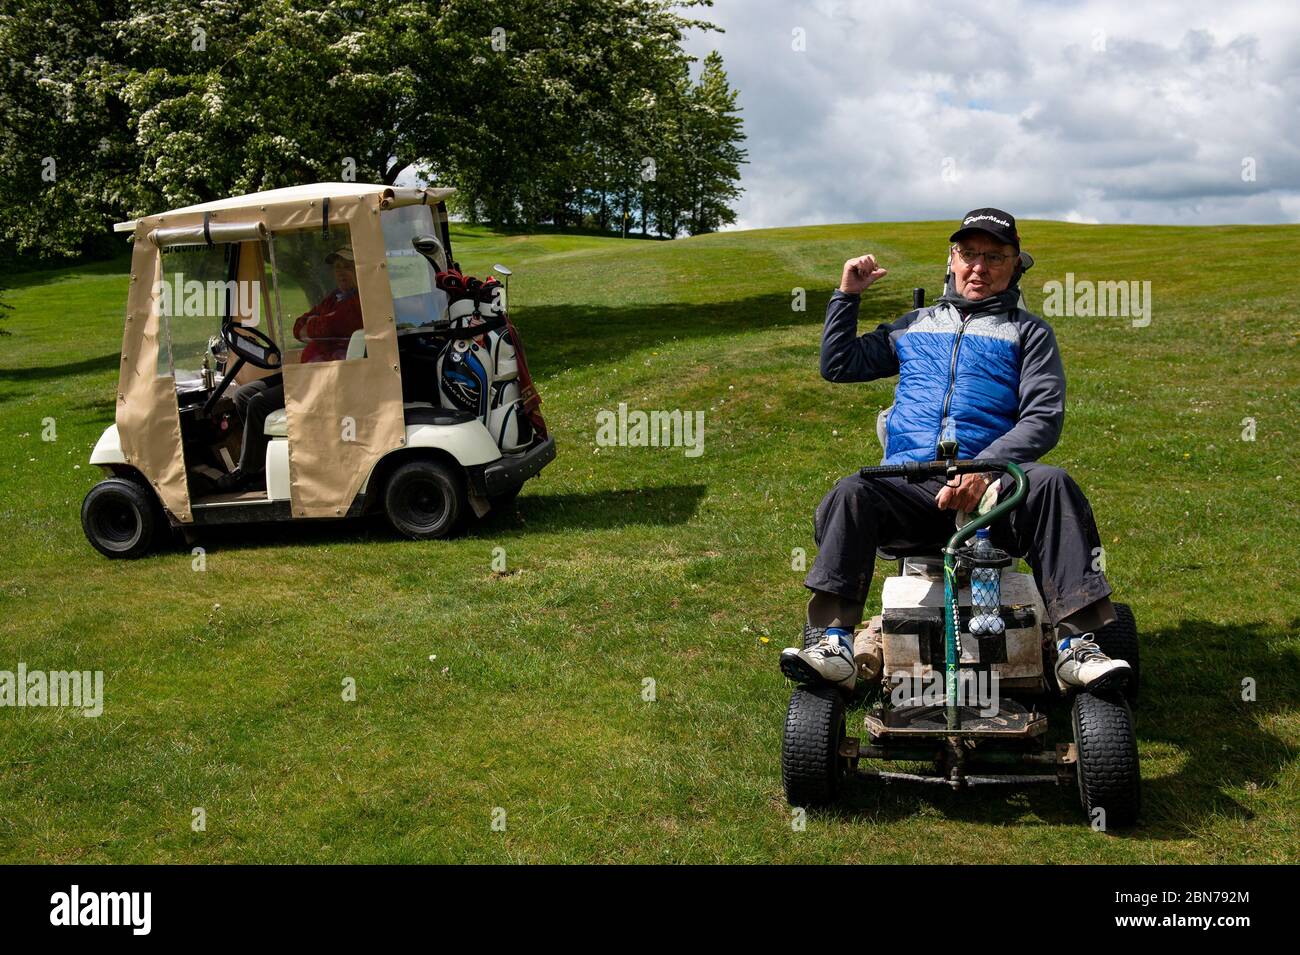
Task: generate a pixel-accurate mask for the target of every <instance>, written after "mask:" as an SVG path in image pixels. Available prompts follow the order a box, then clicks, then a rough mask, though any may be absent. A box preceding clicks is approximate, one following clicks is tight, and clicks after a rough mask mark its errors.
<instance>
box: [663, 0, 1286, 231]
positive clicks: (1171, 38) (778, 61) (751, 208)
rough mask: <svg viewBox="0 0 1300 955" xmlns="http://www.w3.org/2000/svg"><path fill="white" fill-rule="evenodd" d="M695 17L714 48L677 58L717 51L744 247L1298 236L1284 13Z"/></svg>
mask: <svg viewBox="0 0 1300 955" xmlns="http://www.w3.org/2000/svg"><path fill="white" fill-rule="evenodd" d="M705 16H706V17H707V18H709V19H712V20H713V22H715V23H717V24H718V25H719V26H721V27H723V29H724V30H725V31H726V32H725V33H722V34H717V33H698V32H697V33H695V34H693V35H692V36H691V38H690V40H689V43H688V46H689V48H690V49H691V50H692V52H695V53H697V54H699V55H701V56H702V55H703V54H704V53H706V52H708V50H709V49H713V48H716V49H718V50H719V51H721V53H722V55H723V58H724V60H725V62H726V67H727V71H728V74H729V76H730V78H731V81H732V84H733V85H734V86H735V87H736V88H738V89H739V90H740V105H741V107H742V115H743V117H744V119H745V129H746V133H747V135H748V137H749V139H748V142H747V143H746V147H747V148H748V150H749V159H750V162H749V165H747V166H745V167H744V171H743V180H742V185H743V186H744V188H745V194H744V196H743V198H742V199H741V200H740V203H739V206H738V214H739V219H740V221H739V222H738V223H737V226H738V227H739V228H761V227H767V226H777V225H797V224H810V223H820V222H853V221H866V220H911V219H955V218H957V217H958V216H960V215H961V213H963V212H965V211H966V210H967V209H969V208H973V207H976V206H985V205H993V206H1000V207H1002V208H1005V209H1007V210H1009V211H1010V212H1012V213H1014V214H1015V215H1016V216H1018V217H1024V218H1053V219H1069V220H1071V221H1079V222H1152V223H1184V224H1201V223H1212V222H1213V223H1224V222H1295V221H1300V122H1297V118H1298V114H1300V108H1298V107H1300V70H1298V69H1297V66H1298V65H1300V64H1298V63H1297V61H1298V60H1300V52H1297V51H1300V42H1298V41H1300V7H1298V6H1295V5H1290V4H1285V3H1264V2H1247V3H1244V4H1233V5H1224V4H1220V3H1210V2H1206V0H1192V2H1187V3H1180V4H1178V5H1176V6H1174V5H1170V6H1163V5H1162V7H1161V8H1160V9H1156V8H1155V6H1154V5H1150V6H1148V5H1141V4H1136V3H1133V2H1132V0H1124V2H1120V0H1095V2H1080V3H1041V2H1040V3H1030V2H1025V0H1018V2H1017V0H1013V2H1005V3H999V4H997V5H989V6H987V7H983V6H982V7H980V8H976V7H973V6H971V5H969V4H958V3H941V2H938V0H921V2H906V3H905V2H892V3H891V2H877V0H871V2H865V0H863V2H816V0H715V4H714V6H713V8H712V10H711V11H706V12H705ZM796 28H798V29H801V30H803V31H804V34H805V36H806V50H804V51H803V52H798V51H796V50H794V49H792V45H793V44H792V31H793V30H795V29H796ZM1247 160H1251V161H1253V164H1254V169H1255V179H1254V181H1243V178H1242V169H1243V163H1245V162H1246V161H1247ZM945 162H946V163H947V165H946V166H945ZM945 168H947V169H949V170H951V171H952V172H954V173H955V175H954V176H951V177H950V178H951V179H952V180H953V181H947V180H946V179H945V177H944V175H943V174H944V170H945Z"/></svg>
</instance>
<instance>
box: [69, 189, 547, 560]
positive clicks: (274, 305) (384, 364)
mask: <svg viewBox="0 0 1300 955" xmlns="http://www.w3.org/2000/svg"><path fill="white" fill-rule="evenodd" d="M453 192H454V190H452V189H440V188H432V187H430V188H424V189H417V188H398V187H392V186H382V185H366V184H358V183H318V184H314V185H306V186H296V187H291V188H287V189H274V190H271V191H268V192H261V193H254V194H251V195H246V196H237V197H234V198H230V199H223V200H219V201H216V202H207V203H203V204H201V205H196V206H189V207H186V208H183V209H177V210H175V211H172V212H167V213H163V214H159V215H153V216H147V217H144V218H141V219H137V220H133V221H131V222H123V223H118V224H117V226H115V229H116V231H119V232H130V233H131V234H132V236H133V238H134V242H135V247H134V251H133V254H132V258H131V285H130V290H129V293H128V299H127V311H126V323H125V332H124V335H123V343H122V356H121V371H120V376H119V383H118V389H117V413H116V423H115V424H113V425H112V426H110V427H109V428H108V429H107V430H106V431H105V432H104V434H103V435H102V437H101V438H100V439H99V442H98V443H97V444H96V445H95V449H94V451H93V453H92V454H91V458H90V463H92V464H97V465H100V466H101V467H103V468H104V469H105V471H107V472H108V474H109V477H108V478H107V479H105V480H103V481H101V482H100V483H99V484H96V485H95V486H94V487H93V488H91V490H90V492H89V493H88V494H87V495H86V498H85V501H84V503H83V505H82V525H83V527H84V529H85V532H86V536H87V538H88V539H89V540H90V543H91V544H92V545H93V546H94V547H95V548H96V549H97V550H99V551H100V552H101V553H103V554H105V555H107V556H109V557H136V556H139V555H141V554H143V553H145V552H146V551H147V550H148V549H149V547H150V546H151V544H152V542H153V540H154V538H155V536H156V534H157V532H158V531H159V530H161V528H162V527H163V522H164V521H165V522H166V523H168V524H170V525H171V526H172V527H173V528H181V529H190V528H193V527H196V526H202V525H207V524H230V523H245V522H261V521H286V520H299V519H315V518H345V517H355V516H358V515H361V514H364V513H368V512H372V511H378V512H382V513H383V514H385V515H386V516H387V518H388V520H389V522H390V523H391V524H392V526H393V527H394V528H395V529H396V530H397V531H398V532H399V533H401V534H404V535H406V536H408V537H412V538H417V539H423V538H439V537H445V536H447V535H448V534H451V533H453V532H455V531H456V530H457V529H458V528H460V527H461V526H462V525H463V524H464V522H465V521H466V520H467V519H468V518H469V516H470V515H471V514H472V515H474V516H476V517H484V516H485V515H487V514H488V513H489V512H490V511H493V510H496V509H504V508H508V507H510V506H512V502H513V500H514V497H515V495H516V494H517V493H518V491H519V489H520V487H521V486H522V485H523V483H524V482H525V481H526V480H528V479H529V478H530V477H533V476H534V475H536V474H537V473H538V472H539V471H540V470H541V469H542V468H543V467H544V466H545V465H546V464H547V463H549V462H550V461H551V460H552V459H553V458H554V457H555V441H554V438H552V437H550V436H549V435H548V434H547V431H546V424H545V421H544V420H543V419H542V417H541V414H540V413H539V412H538V410H537V406H538V405H539V404H540V398H539V397H538V395H537V392H536V389H535V388H534V387H533V385H532V381H531V378H530V377H529V375H528V370H527V365H526V363H525V361H524V355H523V350H522V347H521V344H520V341H519V337H518V333H517V332H516V330H515V329H514V326H513V325H512V324H511V322H510V319H509V317H508V314H507V302H506V292H507V289H506V286H505V285H503V284H501V283H500V282H498V281H497V280H496V279H495V278H494V277H493V278H489V279H487V280H485V281H479V280H477V279H473V278H467V277H465V276H463V275H461V273H460V270H459V267H458V265H457V264H456V263H455V262H454V261H453V260H452V252H451V235H450V231H449V229H448V216H447V209H446V205H445V201H444V200H445V199H446V198H447V197H448V196H449V195H451V194H452V193H453ZM495 270H496V271H497V272H498V273H500V274H501V275H502V276H503V277H507V279H508V276H509V274H510V271H509V269H506V268H505V267H504V266H496V267H495ZM276 374H278V376H279V377H278V378H275V379H271V381H274V382H275V383H276V385H277V389H276V392H275V393H277V394H278V393H279V390H278V389H279V387H280V386H282V389H283V391H282V393H283V400H282V406H280V407H277V408H276V409H275V410H273V411H270V412H269V413H268V414H266V415H265V420H264V422H263V423H262V424H261V429H262V433H261V434H260V435H257V434H254V435H253V437H254V438H256V439H257V440H256V442H255V444H254V445H253V447H255V448H257V449H258V450H259V451H260V448H261V447H262V445H263V443H264V445H265V453H264V455H262V454H260V453H258V454H253V455H250V456H251V457H252V458H253V459H254V467H252V468H251V469H250V470H251V471H252V472H253V474H252V476H253V477H254V478H257V480H255V481H254V482H253V485H254V486H247V485H242V486H241V485H239V484H236V485H235V486H234V487H233V488H232V487H231V486H230V484H229V479H230V477H232V476H238V475H237V474H236V473H235V472H236V462H237V461H238V459H239V457H240V452H241V447H242V446H243V441H242V439H243V431H244V421H243V418H242V417H241V412H242V410H243V409H241V408H239V407H238V406H237V403H236V402H235V401H234V400H233V398H234V396H235V395H236V392H237V391H238V389H239V388H240V387H241V386H246V385H248V384H249V383H250V382H253V381H256V380H257V379H260V378H264V377H267V376H271V375H276ZM264 384H266V385H270V382H266V383H264ZM251 390H252V391H256V389H251ZM223 475H224V476H226V478H225V481H226V482H227V483H224V484H223Z"/></svg>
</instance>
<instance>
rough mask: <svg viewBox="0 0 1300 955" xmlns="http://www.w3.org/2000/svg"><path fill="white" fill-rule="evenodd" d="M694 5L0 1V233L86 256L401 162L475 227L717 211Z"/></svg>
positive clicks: (730, 115) (721, 153) (665, 1)
mask: <svg viewBox="0 0 1300 955" xmlns="http://www.w3.org/2000/svg"><path fill="white" fill-rule="evenodd" d="M708 5H709V4H708V0H684V2H669V0H473V2H471V0H337V2H320V0H242V2H238V3H236V2H231V0H197V2H195V0H191V2H181V0H9V2H7V3H6V4H5V7H4V9H3V12H0V55H2V56H3V67H2V68H0V124H2V125H0V168H3V169H4V176H3V178H2V179H0V247H3V249H4V251H6V252H8V253H10V254H14V253H17V254H26V255H38V256H44V257H57V256H67V255H75V254H87V253H89V254H94V253H97V252H103V251H106V250H108V249H110V248H112V247H114V245H115V244H116V243H114V242H113V241H112V238H111V233H110V232H109V228H108V224H109V223H111V222H113V221H116V220H121V219H128V218H132V217H135V216H138V215H143V214H148V213H151V212H157V211H160V210H163V209H168V208H175V207H177V206H181V205H187V204H191V203H195V202H202V201H206V200H209V199H216V198H222V197H224V196H228V195H236V194H240V193H246V192H256V191H260V190H264V189H272V188H276V187H279V186H286V185H295V184H299V183H303V182H313V181H321V180H324V181H336V180H340V179H342V180H345V181H350V180H355V181H378V182H391V181H393V180H394V178H395V177H396V176H397V174H398V172H399V171H401V170H402V169H403V168H406V167H408V166H409V165H411V164H416V166H417V168H418V169H419V170H421V173H422V174H423V175H425V176H426V177H427V178H428V179H429V180H430V181H433V182H437V183H439V184H444V185H454V186H456V187H457V188H458V189H459V190H460V192H459V194H458V196H457V197H456V199H455V203H456V210H455V211H456V212H458V213H459V214H461V215H463V216H465V217H467V218H469V219H471V220H473V221H477V222H486V223H490V224H492V225H494V226H497V227H504V228H529V227H535V226H538V225H542V224H550V225H554V226H558V227H562V228H568V227H578V226H585V227H588V228H596V229H603V230H608V231H611V232H616V233H620V234H623V233H627V232H632V231H639V232H641V233H643V234H654V235H660V236H665V237H673V236H677V235H681V234H697V233H701V232H709V231H713V230H716V229H718V228H719V227H721V226H723V225H725V224H728V223H731V222H734V221H735V213H734V211H733V209H732V203H733V202H734V201H735V199H736V198H737V197H738V195H739V188H738V185H737V183H738V180H739V176H740V165H741V164H742V163H744V161H745V151H744V150H743V148H742V147H741V143H742V142H743V140H744V133H743V131H742V125H741V120H740V116H739V110H738V107H737V105H736V92H735V90H733V89H732V88H731V87H730V85H729V83H728V80H727V76H726V71H725V69H724V66H723V62H722V58H721V57H720V56H719V55H718V54H717V53H713V54H710V55H709V56H707V57H706V58H705V59H704V60H703V61H702V62H699V63H698V64H693V61H692V58H691V57H689V56H688V54H687V53H686V52H685V51H684V49H683V46H682V40H683V36H684V34H685V33H686V31H688V30H691V29H701V30H712V29H716V28H715V27H713V25H712V24H710V23H708V22H707V21H705V20H702V19H699V18H698V17H696V16H694V10H693V8H697V7H700V6H708ZM693 67H694V68H693ZM692 74H694V75H692Z"/></svg>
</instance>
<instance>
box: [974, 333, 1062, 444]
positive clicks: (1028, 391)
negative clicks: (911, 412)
mask: <svg viewBox="0 0 1300 955" xmlns="http://www.w3.org/2000/svg"><path fill="white" fill-rule="evenodd" d="M1026 316H1027V318H1026ZM1064 426H1065V369H1064V367H1062V365H1061V352H1060V350H1059V349H1058V348H1057V347H1056V333H1055V332H1053V331H1052V326H1051V325H1048V324H1047V322H1045V321H1043V320H1042V319H1041V318H1039V317H1038V316H1037V315H1033V314H1030V313H1028V312H1024V311H1022V312H1021V331H1020V418H1019V420H1018V421H1017V422H1016V423H1015V425H1014V426H1013V427H1012V428H1011V430H1010V431H1008V432H1007V433H1006V434H1004V435H1002V437H1000V438H997V439H996V440H994V441H993V443H992V444H990V445H989V446H988V447H987V448H985V449H984V450H983V451H981V452H980V455H979V456H980V457H982V458H1003V459H1006V460H1010V461H1014V462H1015V463H1017V464H1024V463H1025V462H1027V461H1037V460H1038V459H1039V458H1041V457H1042V456H1043V455H1044V454H1046V453H1047V452H1048V451H1050V450H1052V448H1054V447H1056V442H1057V441H1059V440H1060V438H1061V429H1062V428H1063V427H1064Z"/></svg>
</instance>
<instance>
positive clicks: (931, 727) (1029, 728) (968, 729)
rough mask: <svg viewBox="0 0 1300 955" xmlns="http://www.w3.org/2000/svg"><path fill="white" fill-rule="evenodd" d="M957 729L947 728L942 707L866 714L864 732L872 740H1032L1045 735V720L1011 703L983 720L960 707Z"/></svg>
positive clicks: (1006, 702)
mask: <svg viewBox="0 0 1300 955" xmlns="http://www.w3.org/2000/svg"><path fill="white" fill-rule="evenodd" d="M957 711H958V714H959V716H960V727H961V728H960V729H958V730H955V731H954V730H951V729H949V728H948V722H947V717H946V714H945V712H944V708H943V707H942V706H936V705H920V706H898V707H891V708H877V709H875V710H872V711H871V712H870V713H868V714H867V732H868V733H869V734H870V735H871V738H872V739H873V740H881V741H889V740H890V739H898V738H907V739H918V738H927V737H929V738H937V739H942V738H944V737H948V736H952V735H954V734H956V735H960V736H964V737H990V736H1016V737H1034V736H1041V735H1043V734H1044V733H1046V732H1047V716H1046V714H1043V713H1037V712H1034V711H1032V710H1027V709H1025V708H1024V707H1023V706H1021V705H1020V704H1019V703H1017V702H1016V701H1015V700H1010V699H1007V700H1003V701H1002V705H1001V706H1000V707H999V708H998V712H997V713H995V714H993V715H992V716H983V715H981V713H980V708H979V707H976V706H961V707H958V709H957Z"/></svg>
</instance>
